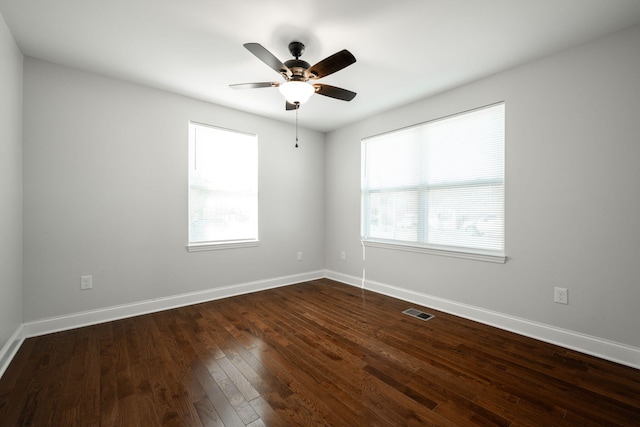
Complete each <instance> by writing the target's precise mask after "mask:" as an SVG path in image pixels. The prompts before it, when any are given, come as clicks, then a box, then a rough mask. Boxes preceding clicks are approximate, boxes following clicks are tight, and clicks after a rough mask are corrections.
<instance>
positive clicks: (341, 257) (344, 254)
mask: <svg viewBox="0 0 640 427" xmlns="http://www.w3.org/2000/svg"><path fill="white" fill-rule="evenodd" d="M340 259H342V260H343V261H345V260H346V259H347V253H346V252H345V251H342V253H341V254H340Z"/></svg>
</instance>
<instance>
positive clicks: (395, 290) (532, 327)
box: [325, 271, 640, 369]
mask: <svg viewBox="0 0 640 427" xmlns="http://www.w3.org/2000/svg"><path fill="white" fill-rule="evenodd" d="M325 276H326V277H327V278H329V279H332V280H336V281H338V282H342V283H345V284H348V285H352V286H357V287H359V288H361V287H363V280H362V278H361V277H356V276H350V275H346V274H342V273H338V272H335V271H326V273H325ZM364 289H367V290H369V291H373V292H377V293H379V294H383V295H388V296H391V297H394V298H398V299H401V300H403V301H408V302H413V303H415V304H419V305H422V306H425V307H430V308H433V309H435V310H440V311H443V312H445V313H449V314H453V315H456V316H460V317H463V318H465V319H470V320H474V321H476V322H480V323H483V324H485V325H490V326H495V327H496V328H500V329H504V330H507V331H510V332H514V333H516V334H519V335H524V336H527V337H530V338H534V339H537V340H540V341H544V342H548V343H551V344H555V345H559V346H561V347H564V348H568V349H571V350H576V351H579V352H581V353H585V354H589V355H592V356H596V357H599V358H601V359H605V360H609V361H612V362H616V363H620V364H622V365H626V366H630V367H632V368H636V369H640V348H637V347H632V346H629V345H626V344H621V343H617V342H614V341H609V340H605V339H602V338H598V337H594V336H590V335H586V334H582V333H578V332H574V331H570V330H567V329H562V328H557V327H555V326H550V325H546V324H543V323H538V322H533V321H530V320H526V319H522V318H519V317H514V316H510V315H506V314H503V313H498V312H495V311H491V310H486V309H483V308H480V307H475V306H471V305H467V304H462V303H458V302H455V301H451V300H447V299H444V298H438V297H434V296H431V295H427V294H423V293H419V292H414V291H410V290H407V289H403V288H399V287H396V286H391V285H387V284H384V283H380V282H375V281H372V280H365V281H364Z"/></svg>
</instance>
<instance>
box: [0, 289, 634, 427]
mask: <svg viewBox="0 0 640 427" xmlns="http://www.w3.org/2000/svg"><path fill="white" fill-rule="evenodd" d="M409 307H415V308H420V309H423V310H424V311H427V312H429V313H431V314H434V315H435V316H436V317H435V318H433V319H431V320H429V321H426V322H425V321H422V320H419V319H415V318H412V317H409V316H407V315H405V314H402V313H401V312H402V311H403V310H405V309H407V308H409ZM0 425H2V426H22V425H31V426H56V427H57V426H227V427H233V426H252V427H257V426H263V425H266V426H295V425H300V426H324V425H335V426H404V425H416V426H429V425H441V426H467V425H483V426H486V425H498V426H536V427H537V426H633V425H635V426H639V425H640V371H639V370H635V369H633V368H629V367H624V366H621V365H617V364H615V363H611V362H606V361H603V360H600V359H597V358H594V357H590V356H587V355H584V354H580V353H577V352H574V351H570V350H566V349H563V348H560V347H556V346H553V345H550V344H545V343H542V342H539V341H536V340H532V339H529V338H525V337H522V336H519V335H515V334H512V333H509V332H505V331H501V330H499V329H495V328H492V327H489V326H485V325H481V324H478V323H475V322H472V321H468V320H464V319H461V318H458V317H455V316H451V315H448V314H445V313H441V312H437V311H435V310H430V309H428V308H423V307H416V306H415V305H412V304H410V303H406V302H403V301H400V300H396V299H393V298H389V297H386V296H383V295H379V294H375V293H372V292H368V291H363V290H361V289H359V288H355V287H351V286H347V285H343V284H339V283H336V282H333V281H330V280H318V281H313V282H308V283H302V284H298V285H293V286H287V287H283V288H278V289H273V290H268V291H264V292H259V293H254V294H249V295H243V296H238V297H233V298H228V299H224V300H218V301H213V302H208V303H203V304H198V305H193V306H189V307H184V308H179V309H174V310H168V311H164V312H160V313H155V314H149V315H145V316H139V317H135V318H130V319H125V320H119V321H115V322H110V323H104V324H100V325H96V326H91V327H85V328H80V329H75V330H72V331H66V332H60V333H55V334H50V335H45V336H41V337H35V338H30V339H27V340H26V341H25V342H24V344H23V345H22V347H21V348H20V350H19V352H18V354H17V355H16V357H15V358H14V360H13V362H12V363H11V365H10V366H9V368H8V369H7V371H6V372H5V374H4V376H3V377H2V379H0Z"/></svg>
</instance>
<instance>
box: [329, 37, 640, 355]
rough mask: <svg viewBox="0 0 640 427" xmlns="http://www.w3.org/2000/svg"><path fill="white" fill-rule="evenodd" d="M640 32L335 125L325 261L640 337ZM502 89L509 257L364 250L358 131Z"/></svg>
mask: <svg viewBox="0 0 640 427" xmlns="http://www.w3.org/2000/svg"><path fill="white" fill-rule="evenodd" d="M639 46H640V27H634V28H632V29H629V30H626V31H623V32H620V33H617V34H614V35H611V36H608V37H605V38H601V39H598V40H596V41H593V42H591V43H588V44H584V45H581V46H579V47H576V48H572V49H570V50H567V51H564V52H562V53H559V54H556V55H553V56H550V57H546V58H544V59H541V60H538V61H535V62H533V63H530V64H527V65H524V66H521V67H518V68H515V69H512V70H510V71H507V72H503V73H500V74H497V75H494V76H492V77H489V78H486V79H483V80H480V81H477V82H474V83H472V84H469V85H466V86H464V87H460V88H458V89H456V90H452V91H450V92H447V93H443V94H440V95H439V96H435V97H432V98H429V99H425V100H423V101H420V102H417V103H415V104H412V105H409V106H406V107H403V108H398V109H395V110H393V111H389V112H387V113H384V114H381V115H379V116H376V117H372V118H369V119H367V120H364V121H362V122H359V123H357V124H354V125H351V126H348V127H345V128H343V129H340V130H338V131H335V132H332V133H331V134H329V135H328V136H327V143H326V144H327V146H326V150H325V156H326V157H325V164H326V170H327V174H326V186H325V190H326V218H325V221H326V224H327V234H326V249H325V250H326V255H325V258H326V266H327V269H328V270H330V271H331V272H333V273H334V275H337V276H344V277H350V278H352V279H355V278H359V277H361V275H362V269H363V267H364V268H365V271H366V279H367V281H371V282H380V283H382V284H385V285H388V286H395V287H398V288H400V289H402V290H405V291H410V292H414V293H416V294H421V295H428V296H432V297H435V298H440V299H444V300H447V301H450V302H451V301H452V302H456V303H461V304H466V305H469V306H473V307H476V308H478V309H480V310H488V311H491V312H497V313H502V314H505V315H508V316H510V317H512V318H521V319H526V320H528V321H532V322H539V323H541V324H545V325H551V326H553V327H555V328H561V329H566V330H569V331H575V332H578V333H580V334H585V335H589V336H592V337H598V338H601V339H603V340H610V341H613V342H617V343H622V344H625V345H628V346H632V347H635V348H638V347H640V333H639V331H640V316H638V306H639V304H640V262H639V258H638V255H639V254H640V187H639V185H640V55H639V54H638V52H639V50H638V47H639ZM497 101H505V102H506V115H507V118H506V123H507V125H506V253H507V256H508V261H507V263H506V264H504V265H502V264H492V263H486V262H480V261H472V260H462V259H456V258H448V257H441V256H434V255H426V254H417V253H409V252H400V251H393V250H385V249H373V248H367V252H366V261H365V262H363V261H362V248H361V246H360V242H359V235H360V228H359V227H360V223H359V215H360V168H359V166H360V140H361V138H363V137H367V136H371V135H375V134H377V133H380V132H384V131H389V130H392V129H396V128H400V127H403V126H407V125H411V124H415V123H418V122H424V121H427V120H431V119H435V118H439V117H442V116H446V115H448V114H452V113H456V112H460V111H464V110H467V109H471V108H474V107H479V106H483V105H487V104H490V103H494V102H497ZM342 250H345V251H346V252H347V260H346V261H342V260H340V252H341V251H342ZM554 286H561V287H567V288H568V289H569V305H559V304H554V302H553V287H554ZM636 364H637V365H638V366H640V360H637V361H636Z"/></svg>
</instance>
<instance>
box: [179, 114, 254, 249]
mask: <svg viewBox="0 0 640 427" xmlns="http://www.w3.org/2000/svg"><path fill="white" fill-rule="evenodd" d="M196 127H203V128H210V129H214V130H216V131H223V132H229V133H232V134H237V135H244V136H250V137H253V138H254V139H255V167H256V171H255V174H256V183H255V191H256V194H255V197H256V212H255V216H256V218H255V221H256V223H255V227H256V232H255V238H246V239H244V238H243V239H240V238H239V239H224V240H223V239H221V240H211V241H194V242H192V241H191V217H192V216H191V215H192V211H191V197H190V196H189V193H190V191H191V186H192V179H191V176H192V175H191V174H192V159H191V157H192V156H195V155H196V154H195V151H196V149H195V144H196V141H195V134H194V132H195V128H196ZM188 131H189V132H188V133H189V136H188V156H189V157H188V159H189V160H188V176H187V199H188V200H187V246H186V249H187V251H188V252H200V251H210V250H221V249H234V248H245V247H254V246H258V245H259V244H260V234H259V231H260V227H259V225H260V221H259V219H260V217H259V185H260V184H259V179H258V176H259V175H258V173H259V144H258V135H257V134H254V133H250V132H243V131H238V130H235V129H228V128H223V127H220V126H215V125H211V124H207V123H201V122H196V121H189V123H188Z"/></svg>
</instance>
